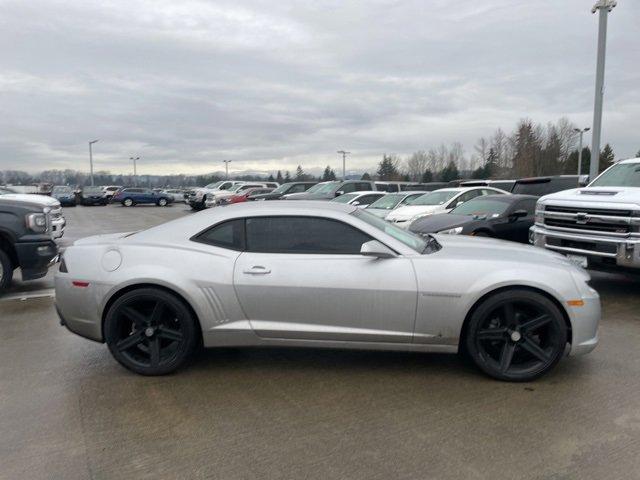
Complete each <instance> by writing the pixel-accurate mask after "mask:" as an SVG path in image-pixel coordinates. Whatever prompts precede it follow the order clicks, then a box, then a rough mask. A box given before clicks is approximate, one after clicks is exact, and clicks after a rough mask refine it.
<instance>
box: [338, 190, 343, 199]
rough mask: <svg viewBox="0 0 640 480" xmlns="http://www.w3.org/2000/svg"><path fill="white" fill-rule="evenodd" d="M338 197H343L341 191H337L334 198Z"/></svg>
mask: <svg viewBox="0 0 640 480" xmlns="http://www.w3.org/2000/svg"><path fill="white" fill-rule="evenodd" d="M340 195H344V191H343V190H338V191H337V192H336V197H339V196H340Z"/></svg>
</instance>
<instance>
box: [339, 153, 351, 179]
mask: <svg viewBox="0 0 640 480" xmlns="http://www.w3.org/2000/svg"><path fill="white" fill-rule="evenodd" d="M338 153H340V154H341V155H342V180H343V181H344V180H346V177H347V155H350V154H351V152H345V151H344V150H338Z"/></svg>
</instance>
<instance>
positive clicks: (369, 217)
mask: <svg viewBox="0 0 640 480" xmlns="http://www.w3.org/2000/svg"><path fill="white" fill-rule="evenodd" d="M351 215H354V216H356V217H358V218H359V219H360V220H362V221H363V222H366V223H368V224H369V225H371V226H373V227H375V228H377V229H378V230H382V231H383V232H384V233H386V234H387V235H391V236H392V237H393V238H395V239H396V240H398V241H400V242H402V243H404V244H405V245H406V246H407V247H409V248H412V249H413V250H415V251H416V252H418V253H422V252H424V250H425V248H426V247H427V242H426V240H425V239H423V238H422V237H420V236H419V235H416V234H415V233H411V232H408V231H406V230H403V229H402V228H400V227H396V226H395V225H394V224H393V223H389V222H387V221H386V220H383V219H382V218H379V217H376V216H375V215H374V214H373V213H370V212H367V211H366V210H364V209H360V208H359V209H357V210H356V211H355V212H353V213H352V214H351Z"/></svg>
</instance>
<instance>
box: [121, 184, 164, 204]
mask: <svg viewBox="0 0 640 480" xmlns="http://www.w3.org/2000/svg"><path fill="white" fill-rule="evenodd" d="M111 201H112V202H120V203H121V204H122V205H123V206H125V207H132V206H134V205H136V204H144V203H147V204H149V203H152V204H155V205H158V206H159V207H165V206H167V205H168V204H170V203H171V202H173V197H172V196H170V195H167V194H164V193H157V192H154V191H153V190H151V189H150V188H123V189H122V190H118V192H116V194H115V195H114V196H113V198H112V199H111Z"/></svg>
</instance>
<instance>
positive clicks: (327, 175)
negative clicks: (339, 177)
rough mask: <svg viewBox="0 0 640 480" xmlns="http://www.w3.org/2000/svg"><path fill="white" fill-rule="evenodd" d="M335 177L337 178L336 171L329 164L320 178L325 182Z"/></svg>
mask: <svg viewBox="0 0 640 480" xmlns="http://www.w3.org/2000/svg"><path fill="white" fill-rule="evenodd" d="M335 179H336V172H334V171H333V169H332V168H331V167H330V166H329V165H327V166H326V168H325V169H324V172H323V174H322V177H321V178H320V180H322V181H323V182H328V181H331V180H335Z"/></svg>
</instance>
